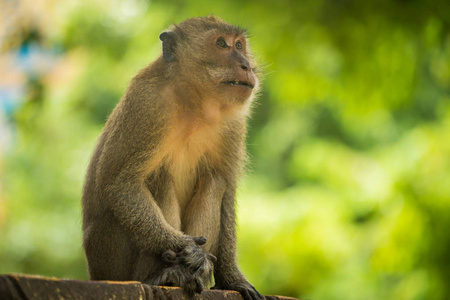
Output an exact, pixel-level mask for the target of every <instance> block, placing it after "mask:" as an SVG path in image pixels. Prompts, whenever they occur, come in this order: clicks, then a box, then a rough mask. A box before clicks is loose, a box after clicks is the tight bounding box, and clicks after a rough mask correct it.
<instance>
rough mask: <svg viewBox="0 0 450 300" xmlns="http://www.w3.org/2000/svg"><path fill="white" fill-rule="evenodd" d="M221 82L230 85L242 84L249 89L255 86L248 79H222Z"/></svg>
mask: <svg viewBox="0 0 450 300" xmlns="http://www.w3.org/2000/svg"><path fill="white" fill-rule="evenodd" d="M221 83H223V84H227V85H231V86H243V87H247V88H250V89H253V88H254V87H255V86H254V85H253V84H251V83H250V82H248V81H240V80H230V81H222V82H221Z"/></svg>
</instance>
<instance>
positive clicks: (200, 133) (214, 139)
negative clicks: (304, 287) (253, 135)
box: [82, 15, 264, 300]
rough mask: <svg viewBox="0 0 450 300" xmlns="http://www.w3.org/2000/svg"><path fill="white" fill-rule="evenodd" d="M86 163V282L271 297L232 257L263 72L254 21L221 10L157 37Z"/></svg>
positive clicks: (248, 299)
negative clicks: (250, 124)
mask: <svg viewBox="0 0 450 300" xmlns="http://www.w3.org/2000/svg"><path fill="white" fill-rule="evenodd" d="M159 38H160V40H161V41H162V54H161V55H160V56H159V57H158V58H157V59H156V60H155V61H153V62H152V63H150V64H149V65H148V66H147V67H145V68H143V69H142V70H141V71H140V72H139V73H138V74H137V75H136V76H135V77H134V78H133V79H132V80H131V83H130V84H129V87H128V88H127V90H126V92H125V94H124V96H123V97H122V99H121V100H120V101H119V103H118V104H117V106H116V107H115V108H114V110H113V112H112V113H111V115H110V116H109V118H108V120H107V122H106V124H105V127H104V129H103V131H102V133H101V135H100V137H99V140H98V142H97V146H96V148H95V150H94V153H93V155H92V157H91V161H90V163H89V166H88V170H87V174H86V179H85V184H84V188H83V195H82V214H83V221H82V230H83V248H84V251H85V255H86V259H87V265H88V271H89V276H90V279H91V280H117V281H128V280H135V281H140V282H142V283H145V284H151V285H172V286H179V287H181V288H183V290H184V291H185V292H186V293H187V294H188V295H194V294H195V293H201V292H202V290H203V289H205V288H207V287H208V286H210V285H211V280H212V276H214V283H215V285H214V286H213V287H212V288H213V289H227V290H236V291H238V292H240V293H241V295H242V296H243V297H244V299H246V300H261V299H263V298H264V297H263V296H262V295H261V294H260V293H259V292H258V291H257V290H256V289H255V288H254V287H253V286H252V285H251V284H250V283H249V282H248V281H247V279H246V278H245V276H244V275H243V273H242V272H241V271H240V269H239V267H238V265H237V261H236V224H235V223H236V221H235V219H236V217H235V215H236V212H235V194H236V188H237V183H238V182H237V181H238V178H239V177H240V175H242V173H243V169H244V165H245V162H246V160H247V154H246V149H245V148H246V147H245V137H246V133H247V119H248V116H249V114H250V110H251V104H252V103H253V102H254V99H255V97H256V96H257V93H258V90H259V86H260V72H259V71H258V69H257V66H256V61H255V58H254V56H253V55H252V53H251V51H250V46H249V43H248V39H247V30H246V29H243V28H241V27H237V26H233V25H230V24H229V23H226V22H225V21H223V20H221V19H220V18H218V17H215V16H212V15H211V16H208V17H197V18H191V19H187V20H185V21H183V22H181V23H179V24H177V25H176V24H174V25H172V26H171V27H170V28H169V29H168V30H166V31H164V32H163V33H161V35H160V37H159Z"/></svg>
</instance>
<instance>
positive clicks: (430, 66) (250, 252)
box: [0, 0, 450, 300]
mask: <svg viewBox="0 0 450 300" xmlns="http://www.w3.org/2000/svg"><path fill="white" fill-rule="evenodd" d="M210 13H214V14H215V15H217V16H220V17H221V18H223V19H225V20H226V21H228V22H230V23H233V24H237V25H241V26H244V27H248V28H249V31H250V33H251V35H252V37H251V46H252V47H253V50H254V52H255V53H256V56H257V57H258V58H259V61H260V62H261V63H262V64H263V65H264V68H265V73H266V76H265V79H264V84H263V92H262V94H261V96H260V97H259V100H258V103H257V104H256V105H255V108H254V112H253V116H252V119H251V121H250V132H249V137H248V150H249V153H250V157H251V164H250V165H249V168H248V169H249V170H248V172H247V176H246V178H244V179H243V180H242V182H241V188H240V191H239V194H238V199H239V261H240V265H241V267H242V269H243V271H244V273H245V274H246V275H247V276H248V277H249V280H250V281H251V282H252V283H253V284H254V285H255V286H256V287H257V288H258V289H259V290H260V291H261V292H262V293H265V294H283V295H286V296H294V297H302V298H308V299H349V300H352V299H355V300H356V299H358V300H359V299H369V300H370V299H374V300H375V299H376V300H379V299H383V300H388V299H395V300H400V299H444V298H445V297H448V295H450V285H448V283H449V282H450V233H449V232H450V33H449V32H450V2H449V1H447V0H441V1H428V0H415V1H407V0H397V1H388V0H379V1H365V2H363V1H358V0H329V1H325V0H321V1H317V0H305V1H293V0H292V1H288V0H278V1H265V0H260V1H243V0H240V1H237V0H230V1H224V2H219V1H215V2H213V1H206V0H201V1H189V2H188V1H186V2H185V1H144V0H112V1H106V0H89V1H88V0H83V1H79V0H66V1H56V0H55V1H50V0H45V1H33V0H22V1H17V0H0V47H1V48H0V49H1V52H0V273H12V272H17V273H19V272H20V273H29V274H40V275H49V276H57V277H63V278H75V279H87V273H86V266H85V260H84V255H83V252H82V248H81V229H80V228H81V212H80V197H81V189H82V184H83V180H84V173H85V170H86V167H87V163H88V161H89V157H90V155H91V152H92V150H93V148H94V145H95V142H96V139H97V137H98V135H99V133H100V131H101V129H102V126H103V125H104V122H105V120H106V118H107V116H108V114H109V113H110V112H111V110H112V109H113V107H114V106H115V104H116V103H117V102H118V101H119V99H120V97H121V95H122V94H123V93H124V90H125V88H126V86H127V84H128V82H129V81H130V79H131V77H132V76H133V75H134V74H136V72H137V71H138V70H139V69H140V68H142V67H144V66H145V65H146V64H148V63H150V62H151V61H152V60H153V59H155V58H156V57H157V56H158V55H159V54H160V51H161V44H160V41H159V40H158V36H159V34H160V33H161V32H162V31H163V30H164V29H165V28H167V27H168V26H169V25H170V24H171V23H173V22H175V23H177V22H180V21H182V20H183V19H186V18H188V17H194V16H205V15H208V14H210Z"/></svg>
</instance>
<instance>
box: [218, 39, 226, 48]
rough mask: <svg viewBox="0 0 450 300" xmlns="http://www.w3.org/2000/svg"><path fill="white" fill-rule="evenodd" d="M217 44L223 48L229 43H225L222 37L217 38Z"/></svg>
mask: <svg viewBox="0 0 450 300" xmlns="http://www.w3.org/2000/svg"><path fill="white" fill-rule="evenodd" d="M216 45H217V46H219V47H222V48H226V47H227V43H225V40H224V39H222V38H220V39H218V40H217V42H216Z"/></svg>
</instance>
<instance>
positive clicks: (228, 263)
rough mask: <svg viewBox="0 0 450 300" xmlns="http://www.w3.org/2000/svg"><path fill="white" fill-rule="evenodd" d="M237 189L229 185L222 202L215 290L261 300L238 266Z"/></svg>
mask: <svg viewBox="0 0 450 300" xmlns="http://www.w3.org/2000/svg"><path fill="white" fill-rule="evenodd" d="M235 189H236V188H235V186H234V184H229V186H228V187H227V189H226V190H225V194H224V196H223V200H222V208H221V219H220V220H221V223H220V235H219V248H218V252H217V263H216V264H215V266H214V280H215V282H216V284H215V286H214V287H213V288H214V289H229V290H236V291H238V292H240V293H241V295H242V296H243V297H244V299H246V300H261V299H264V297H263V296H262V295H261V294H260V293H259V292H258V291H257V290H256V289H255V288H254V287H253V286H252V285H251V284H250V283H249V282H248V281H247V279H245V276H244V275H243V274H242V272H241V271H240V270H239V267H238V266H237V261H236V220H235V219H236V216H235V215H236V212H235Z"/></svg>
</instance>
